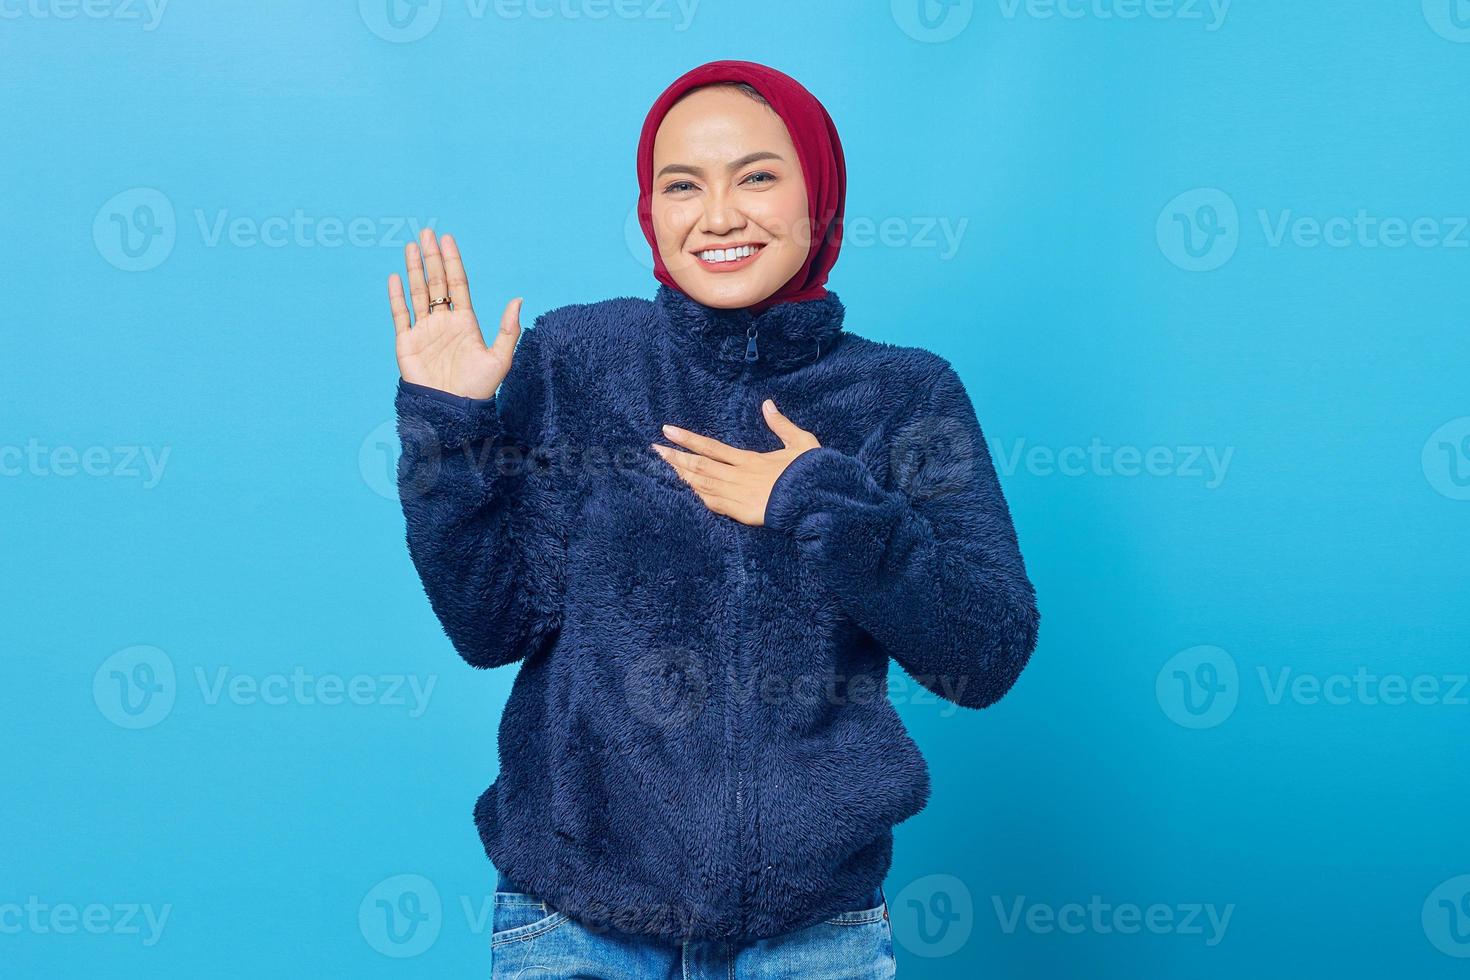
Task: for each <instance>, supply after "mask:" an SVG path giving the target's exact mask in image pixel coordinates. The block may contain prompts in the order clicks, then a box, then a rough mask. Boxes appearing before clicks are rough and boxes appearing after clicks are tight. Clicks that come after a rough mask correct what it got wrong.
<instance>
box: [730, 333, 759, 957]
mask: <svg viewBox="0 0 1470 980" xmlns="http://www.w3.org/2000/svg"><path fill="white" fill-rule="evenodd" d="M757 333H758V331H757V330H756V328H755V326H754V324H752V325H751V326H750V327H748V328H747V329H746V332H745V364H744V366H743V367H742V368H741V369H740V376H739V379H738V381H737V384H736V392H735V399H734V402H735V406H736V415H735V417H734V418H733V419H732V420H731V421H732V423H734V425H735V426H737V427H738V426H739V425H740V424H741V422H742V419H741V418H740V416H739V414H738V412H739V409H740V408H741V407H742V406H743V405H744V403H745V392H746V384H747V382H748V380H749V378H750V369H751V366H752V365H753V364H754V363H755V362H756V361H757V360H759V359H760V351H759V349H758V348H757V347H756V335H757ZM737 431H738V429H737ZM731 535H732V537H733V538H734V542H735V559H736V566H735V572H736V576H737V579H736V580H737V582H738V586H737V589H736V609H737V610H738V616H737V618H736V631H735V636H736V640H735V665H734V671H733V677H734V683H733V686H732V694H734V695H735V696H736V697H735V699H734V701H733V703H734V710H733V711H732V712H731V714H732V718H733V722H734V724H733V752H734V762H735V862H736V867H735V870H736V872H737V875H738V877H737V878H736V882H737V888H738V889H739V891H738V892H737V893H736V897H737V905H736V910H737V914H738V919H739V929H740V930H741V931H742V932H743V931H744V930H745V890H746V884H747V877H748V875H749V869H747V868H746V862H747V861H748V857H747V855H746V848H745V843H746V842H745V796H746V793H745V752H744V740H743V738H742V735H743V733H744V730H745V726H744V724H743V721H744V719H743V718H742V716H741V713H742V712H743V711H745V710H747V707H748V706H747V705H746V703H745V699H744V696H743V695H744V690H745V688H744V684H745V642H746V632H747V631H746V628H745V626H746V624H745V616H746V608H745V605H746V603H745V597H746V592H747V590H748V589H749V587H750V577H749V575H748V573H747V571H746V567H745V546H744V544H742V542H741V530H740V525H739V524H738V523H737V524H735V525H734V526H732V527H731Z"/></svg>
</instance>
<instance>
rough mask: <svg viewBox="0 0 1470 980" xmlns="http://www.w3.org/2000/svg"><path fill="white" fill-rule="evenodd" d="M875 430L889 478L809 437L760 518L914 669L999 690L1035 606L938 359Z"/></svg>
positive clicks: (966, 689)
mask: <svg viewBox="0 0 1470 980" xmlns="http://www.w3.org/2000/svg"><path fill="white" fill-rule="evenodd" d="M905 414H906V416H907V417H906V418H902V419H900V420H899V421H898V422H897V423H896V424H895V426H894V431H893V432H892V433H891V435H890V436H889V438H888V439H887V440H886V441H885V447H886V449H887V452H888V463H887V466H888V472H889V475H890V477H891V479H890V481H889V482H890V484H891V485H893V486H894V489H892V490H885V489H884V488H883V486H881V485H880V484H879V482H878V480H876V479H875V478H874V475H873V472H872V471H871V470H870V469H869V468H868V466H867V465H866V464H865V463H863V462H862V461H861V460H860V459H858V458H857V457H855V456H851V455H848V454H846V453H842V452H839V451H838V450H836V449H833V448H830V447H827V446H821V447H818V448H816V449H809V450H807V451H806V452H804V453H802V454H801V455H799V456H797V457H796V459H794V460H792V461H791V463H790V464H789V465H788V466H787V467H786V469H785V470H783V471H782V472H781V474H780V475H779V476H778V477H777V478H776V482H775V485H774V486H773V487H772V488H771V495H770V499H769V501H768V503H767V505H766V516H765V524H766V526H767V527H769V528H773V529H775V530H777V531H782V532H786V533H790V534H792V535H793V536H794V537H795V539H796V543H797V548H798V553H799V554H800V555H801V559H802V561H803V562H809V563H811V566H812V567H813V568H814V570H815V574H816V576H817V578H818V580H819V581H820V582H821V583H822V584H823V585H824V586H825V587H826V588H827V589H828V590H829V591H830V592H831V593H832V594H833V595H834V596H835V597H836V598H837V600H838V602H839V603H840V604H841V606H842V607H843V608H844V610H845V611H846V612H847V613H848V614H849V615H850V616H851V617H852V618H853V620H854V621H855V622H856V623H857V624H858V625H859V626H861V627H862V628H863V629H864V630H866V631H867V632H868V633H869V634H870V635H871V636H872V637H873V638H874V639H875V640H877V641H878V643H879V644H880V645H881V646H882V647H883V648H884V649H886V650H887V651H888V653H889V654H890V655H891V656H892V657H893V658H894V659H895V660H897V661H898V662H899V664H900V665H901V666H902V667H903V668H904V670H906V671H907V672H908V673H909V674H910V675H911V676H912V677H913V678H914V679H915V680H917V681H918V682H919V683H921V684H923V685H924V686H925V687H927V688H929V689H930V690H932V691H934V692H935V693H936V694H938V695H940V696H941V697H944V698H946V699H948V700H951V701H954V702H956V703H958V704H960V705H963V706H965V707H970V708H984V707H988V706H989V705H991V704H994V703H995V702H996V701H998V700H1000V698H1001V697H1002V696H1003V695H1004V694H1005V693H1006V692H1007V691H1008V690H1010V688H1011V686H1012V685H1013V684H1014V683H1015V681H1016V678H1017V677H1018V676H1019V675H1020V673H1021V670H1022V669H1023V668H1024V667H1025V666H1026V663H1027V661H1028V660H1029V659H1030V656H1031V652H1032V651H1033V650H1034V649H1035V647H1036V640H1037V630H1038V625H1039V622H1040V615H1039V613H1038V610H1037V607H1036V597H1035V590H1034V589H1033V587H1032V584H1031V581H1030V579H1029V578H1028V577H1027V575H1026V569H1025V564H1024V562H1023V560H1022V558H1021V552H1020V549H1019V547H1018V545H1017V541H1016V533H1015V529H1014V526H1013V524H1012V521H1011V515H1010V510H1009V508H1008V506H1007V505H1006V501H1005V497H1004V496H1003V495H1002V493H1001V488H1000V483H999V481H998V480H997V479H996V474H995V467H994V465H993V464H992V462H991V458H990V451H989V449H988V448H987V446H986V444H985V439H984V436H983V434H982V432H981V429H980V423H979V421H978V420H977V419H976V417H975V409H974V406H973V404H972V403H971V401H970V397H969V395H968V394H967V393H966V391H965V388H964V384H963V383H962V382H961V381H960V378H959V376H958V374H957V373H956V372H955V370H954V368H953V367H952V366H951V365H950V364H949V362H948V361H946V360H943V359H942V358H941V359H940V369H939V371H938V374H937V376H936V377H935V378H934V379H933V380H932V382H931V383H929V384H926V385H925V386H923V389H922V393H921V394H920V395H919V396H918V397H917V399H916V401H915V403H914V407H913V408H911V409H910V410H909V411H908V412H907V413H905Z"/></svg>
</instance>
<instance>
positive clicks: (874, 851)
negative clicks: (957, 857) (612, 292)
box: [395, 285, 1039, 942]
mask: <svg viewBox="0 0 1470 980" xmlns="http://www.w3.org/2000/svg"><path fill="white" fill-rule="evenodd" d="M844 312H845V311H844V308H843V304H842V302H841V301H840V300H839V299H838V297H837V294H836V293H834V292H830V291H829V292H827V293H826V294H825V295H824V296H823V297H821V298H818V299H810V300H803V301H797V302H791V303H783V304H780V305H777V306H774V307H771V308H770V309H767V310H765V311H762V312H759V313H753V312H752V311H751V310H749V309H745V310H718V309H713V308H710V307H706V306H703V305H702V304H700V303H697V302H696V301H694V300H693V299H692V298H690V297H689V296H687V295H686V294H684V293H682V292H679V291H678V290H674V289H671V288H669V287H668V286H665V285H661V286H659V288H658V292H657V294H656V296H655V297H654V299H653V300H648V299H643V298H638V297H619V298H615V299H609V300H603V301H601V302H595V303H586V304H573V305H568V306H563V307H560V308H558V309H554V310H552V311H550V312H548V313H545V314H542V315H541V316H539V317H537V319H536V321H535V323H534V325H533V326H531V327H528V328H526V329H525V330H524V331H523V332H522V334H521V338H520V342H519V344H518V345H517V348H516V351H515V357H514V362H513V365H512V367H511V370H510V373H509V374H508V375H507V377H506V379H505V381H504V382H503V383H502V385H501V387H500V389H499V391H498V392H497V393H496V394H495V395H494V396H493V397H491V398H486V399H478V400H477V399H468V398H462V397H457V396H454V395H451V394H448V393H446V392H442V391H436V390H435V389H432V388H425V387H423V386H420V385H414V384H410V383H408V382H405V381H403V380H402V379H400V380H399V383H398V390H397V396H396V402H395V404H396V407H397V412H398V425H399V434H400V438H401V441H402V446H403V452H402V455H401V456H400V460H399V470H398V478H399V491H400V497H401V500H402V504H403V510H404V515H405V518H406V523H407V538H408V548H409V553H410V555H411V556H412V559H413V562H414V565H415V566H416V568H417V570H418V572H419V575H420V577H421V579H422V581H423V584H424V588H425V591H426V593H427V596H428V599H429V602H430V604H431V606H432V607H433V610H434V612H435V614H436V615H437V616H438V618H439V620H440V622H441V623H442V624H443V627H444V630H445V633H446V634H447V635H448V637H449V639H450V641H451V642H452V643H453V645H454V647H455V649H456V650H457V651H458V652H459V654H460V655H461V656H462V657H463V658H464V659H465V660H466V661H468V662H469V663H470V664H472V665H473V666H476V667H482V668H491V667H499V666H504V665H508V664H513V663H518V664H519V668H518V671H517V673H516V677H515V682H514V684H513V686H512V690H511V694H510V698H509V701H508V702H507V704H506V707H505V711H504V714H503V716H502V718H501V723H500V736H499V760H500V770H499V776H498V777H497V778H496V779H495V781H494V783H493V784H492V785H491V786H490V788H489V789H488V790H486V791H485V792H484V793H483V794H482V795H481V796H480V798H479V800H478V802H477V803H476V806H475V808H474V818H475V823H476V826H477V828H478V830H479V833H480V837H481V840H482V842H483V843H484V846H485V850H486V853H487V854H488V856H489V857H490V860H491V861H492V862H493V863H494V864H495V866H496V867H497V868H499V869H500V870H501V871H503V872H505V873H506V874H507V875H508V876H509V877H510V878H511V879H514V880H515V881H517V882H520V883H521V884H523V885H524V886H525V887H526V889H527V890H529V891H530V892H531V893H532V894H534V895H536V896H538V897H540V898H542V899H544V900H545V901H546V902H548V903H550V904H551V905H552V906H553V907H554V908H556V909H558V910H560V911H562V912H565V913H567V914H568V915H570V916H572V917H573V918H576V919H579V920H581V921H583V922H586V923H590V924H593V925H599V926H605V927H612V928H615V929H619V930H622V931H625V932H631V933H636V934H643V935H651V936H660V937H664V938H667V939H671V940H686V939H687V940H701V939H702V940H709V939H719V940H726V941H734V942H745V941H753V940H756V939H763V938H768V937H771V936H775V935H778V934H780V933H783V932H786V931H789V930H792V929H797V928H802V927H804V926H808V925H812V924H815V923H817V922H820V921H822V920H823V919H825V918H828V917H830V916H833V915H836V914H838V913H841V912H848V911H852V910H854V909H859V908H863V907H866V906H864V904H863V903H864V902H866V901H867V900H868V899H869V897H870V896H871V895H872V894H873V891H874V888H875V887H877V886H878V885H879V884H881V882H882V880H883V878H884V877H885V875H886V873H887V871H888V868H889V865H890V863H891V860H892V851H893V833H892V827H893V825H894V824H897V823H899V822H901V821H903V820H905V819H907V818H908V817H910V816H912V815H913V814H915V813H917V812H919V811H920V810H921V809H922V808H923V807H924V805H925V803H926V802H927V800H928V796H929V773H928V769H927V766H926V765H925V762H924V759H923V757H922V756H921V754H920V752H919V749H918V747H917V746H916V745H915V743H914V741H913V740H912V739H911V738H910V736H909V734H908V733H907V731H906V730H905V728H904V726H903V723H902V722H901V721H900V719H899V717H898V714H897V712H896V711H895V709H894V706H893V704H892V702H891V701H890V700H889V697H888V694H887V678H888V663H889V659H890V658H892V659H894V660H897V661H898V663H899V664H900V666H901V667H902V668H903V670H905V671H906V672H907V673H908V674H909V675H911V676H912V677H913V678H914V679H915V680H916V681H918V682H919V683H921V684H923V685H924V686H925V687H927V688H928V689H929V690H931V691H933V692H935V693H936V694H937V695H939V696H940V697H943V698H946V699H948V700H950V701H953V702H955V703H957V704H960V705H964V706H967V707H971V708H984V707H986V706H988V705H990V704H993V703H994V702H995V701H996V700H998V699H999V698H1000V697H1002V696H1003V695H1004V694H1005V693H1006V692H1007V691H1008V690H1009V689H1010V688H1011V686H1012V685H1013V684H1014V683H1015V681H1016V679H1017V676H1018V675H1019V674H1020V673H1021V671H1022V669H1023V668H1024V667H1025V665H1026V663H1027V661H1028V660H1029V658H1030V656H1031V653H1032V651H1033V649H1034V648H1035V646H1036V641H1037V627H1038V622H1039V615H1038V611H1037V606H1036V599H1035V591H1034V589H1033V587H1032V583H1031V581H1030V580H1029V578H1028V577H1027V574H1026V570H1025V566H1024V563H1023V561H1022V558H1021V553H1020V551H1019V548H1018V546H1017V539H1016V534H1015V530H1014V527H1013V525H1012V520H1011V515H1010V512H1009V510H1008V508H1007V505H1006V501H1005V498H1004V496H1003V495H1002V493H1001V488H1000V485H999V483H998V481H997V479H996V473H995V469H994V466H993V465H992V462H991V458H990V453H989V451H988V449H987V446H986V443H985V439H984V437H983V435H982V433H981V429H980V425H979V423H978V421H977V420H976V416H975V410H974V407H973V405H972V403H971V401H970V398H969V395H968V394H967V392H966V390H965V387H964V385H963V383H962V382H961V380H960V378H959V376H958V375H957V374H956V372H955V370H954V368H953V366H952V365H951V364H950V363H949V362H948V361H947V360H946V359H944V358H943V357H940V356H939V355H936V354H934V353H931V352H929V351H926V350H924V349H922V348H916V347H903V346H897V345H891V344H885V343H880V342H877V341H873V340H869V339H866V338H863V337H861V336H858V335H857V334H854V333H852V332H851V331H848V330H844V329H843V320H844ZM767 397H769V398H772V399H774V401H775V403H776V405H777V407H778V408H780V409H781V410H782V411H783V412H784V413H785V414H786V415H787V416H788V417H789V418H791V420H792V421H793V422H795V423H796V424H797V425H799V426H801V427H802V428H804V429H807V430H809V431H810V432H812V433H813V434H814V435H815V436H816V437H817V439H818V440H819V441H820V442H821V446H820V447H818V448H815V449H809V450H807V451H805V452H803V453H802V454H801V455H800V456H798V457H796V459H795V460H794V461H793V462H791V463H790V464H789V465H788V466H787V468H786V469H785V470H784V471H782V473H781V474H780V476H779V477H778V478H777V480H776V483H775V486H774V487H773V488H772V491H771V495H770V500H769V502H768V505H767V508H766V514H765V524H764V526H761V527H751V526H748V525H745V524H742V523H740V522H738V521H735V520H732V519H730V518H728V517H724V516H722V515H718V514H715V513H713V512H712V511H710V510H709V509H708V508H706V507H705V505H704V504H703V502H702V501H700V499H699V498H698V497H697V496H696V495H695V493H694V491H693V490H692V489H691V488H690V487H689V486H688V485H687V484H685V483H684V482H683V481H682V480H681V479H680V478H679V477H678V475H677V474H676V473H675V472H674V470H673V469H672V467H670V466H669V464H667V463H665V462H664V461H663V460H662V459H660V458H659V457H658V455H657V454H656V453H654V451H653V450H652V449H651V448H649V447H650V444H651V443H653V442H662V443H664V444H666V445H667V444H669V443H668V441H667V440H666V439H664V438H663V436H662V432H661V426H662V425H663V423H666V422H667V423H672V424H674V425H677V426H680V427H683V428H685V429H688V430H691V431H693V432H697V433H701V434H704V435H708V436H712V437H714V438H716V439H719V440H721V441H723V442H726V443H728V444H730V445H732V446H735V447H739V448H743V449H750V450H756V451H762V452H764V451H770V450H774V449H779V448H780V446H781V443H780V440H779V439H778V438H777V437H776V435H775V434H774V433H773V432H771V431H770V429H769V428H768V427H767V426H766V424H765V421H764V419H763V417H762V413H761V410H760V403H761V401H762V399H765V398H767Z"/></svg>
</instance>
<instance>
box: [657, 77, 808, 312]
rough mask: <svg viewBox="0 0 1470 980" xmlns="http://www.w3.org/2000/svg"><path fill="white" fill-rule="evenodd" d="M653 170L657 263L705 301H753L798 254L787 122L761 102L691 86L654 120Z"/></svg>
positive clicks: (775, 284) (801, 207)
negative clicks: (656, 122)
mask: <svg viewBox="0 0 1470 980" xmlns="http://www.w3.org/2000/svg"><path fill="white" fill-rule="evenodd" d="M653 174H654V177H653V185H652V186H653V200H652V210H653V227H654V236H655V238H656V239H657V241H658V250H659V254H660V256H662V258H663V262H664V267H665V268H666V269H668V270H669V275H671V276H672V277H673V279H674V281H675V282H676V283H678V284H679V288H680V289H682V290H684V292H686V293H688V294H689V295H690V296H691V297H693V298H694V299H696V300H698V301H699V302H701V303H703V304H704V305H706V306H713V307H718V308H721V309H736V308H740V307H745V306H750V305H752V304H755V303H758V302H760V301H761V300H763V299H765V298H766V297H767V296H770V295H771V294H772V293H774V292H775V291H776V290H778V289H780V288H781V287H782V286H783V285H785V284H786V282H787V280H789V279H790V278H791V277H792V276H793V275H795V273H796V271H797V270H798V269H800V268H801V266H802V263H804V262H805V261H806V257H807V254H808V252H809V251H810V249H811V219H810V217H809V216H808V214H807V197H806V182H805V181H804V180H803V179H802V173H801V165H800V163H798V162H797V159H796V148H795V147H794V146H793V145H792V143H791V136H790V134H789V133H787V131H786V124H785V123H783V122H782V121H781V117H780V116H778V115H776V113H775V111H774V110H772V109H771V108H769V107H768V106H766V105H764V104H762V103H760V102H757V101H756V100H755V99H752V98H751V97H750V96H748V95H746V94H744V93H743V92H740V91H737V90H736V89H734V88H732V87H729V86H713V87H710V88H701V89H696V90H695V91H694V92H691V93H690V94H689V95H688V96H686V97H685V98H684V99H682V100H680V101H679V103H678V104H676V105H675V106H674V107H673V108H672V109H670V110H669V111H668V113H667V114H666V115H665V116H664V118H663V122H662V123H660V124H659V128H658V132H657V133H656V134H655V136H654V142H653ZM727 249H735V250H736V251H735V252H734V253H733V255H734V256H735V257H734V258H733V259H731V258H727V256H729V255H731V254H732V253H730V252H727V251H725V250H727Z"/></svg>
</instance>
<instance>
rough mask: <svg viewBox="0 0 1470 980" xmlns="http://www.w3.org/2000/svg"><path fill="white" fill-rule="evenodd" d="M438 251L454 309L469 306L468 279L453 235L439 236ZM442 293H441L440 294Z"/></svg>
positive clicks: (467, 307) (463, 308)
mask: <svg viewBox="0 0 1470 980" xmlns="http://www.w3.org/2000/svg"><path fill="white" fill-rule="evenodd" d="M439 251H440V252H441V253H443V255H444V275H445V277H446V278H447V279H448V280H449V298H450V299H452V300H454V308H455V309H456V310H468V309H469V308H470V280H469V277H468V276H466V275H465V271H464V260H463V259H461V258H460V254H459V244H458V243H457V242H456V241H455V240H454V236H453V235H440V236H439ZM441 295H442V294H441Z"/></svg>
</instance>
